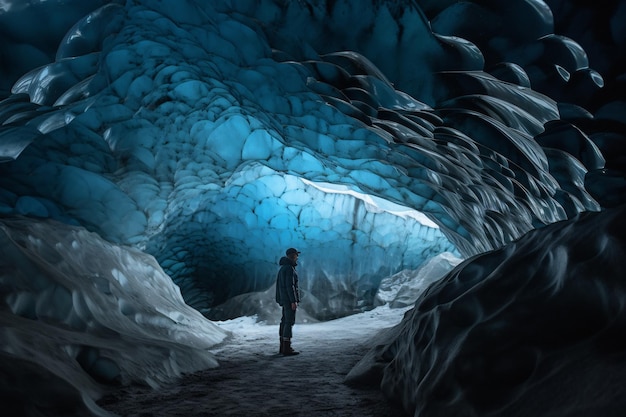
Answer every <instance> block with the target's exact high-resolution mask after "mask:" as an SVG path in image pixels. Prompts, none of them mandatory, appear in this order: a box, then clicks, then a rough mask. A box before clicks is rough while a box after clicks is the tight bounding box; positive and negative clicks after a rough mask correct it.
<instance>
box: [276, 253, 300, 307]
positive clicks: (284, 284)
mask: <svg viewBox="0 0 626 417" xmlns="http://www.w3.org/2000/svg"><path fill="white" fill-rule="evenodd" d="M278 264H279V265H280V270H279V271H278V276H277V277H276V302H277V303H278V304H280V305H281V306H283V305H290V304H291V303H299V302H300V290H299V289H298V273H297V272H296V265H297V263H296V262H295V261H292V260H291V259H289V258H287V257H286V256H283V257H282V258H280V262H278Z"/></svg>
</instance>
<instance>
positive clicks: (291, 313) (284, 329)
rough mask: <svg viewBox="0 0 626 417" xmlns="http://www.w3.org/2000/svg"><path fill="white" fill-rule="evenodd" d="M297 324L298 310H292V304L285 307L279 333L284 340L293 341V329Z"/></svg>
mask: <svg viewBox="0 0 626 417" xmlns="http://www.w3.org/2000/svg"><path fill="white" fill-rule="evenodd" d="M295 322H296V310H294V309H292V308H291V304H287V305H284V306H283V315H282V317H281V318H280V327H279V328H278V333H279V334H280V336H281V337H282V338H284V339H291V336H292V333H291V328H292V327H293V325H294V323H295Z"/></svg>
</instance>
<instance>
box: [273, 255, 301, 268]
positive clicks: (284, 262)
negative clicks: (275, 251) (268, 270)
mask: <svg viewBox="0 0 626 417" xmlns="http://www.w3.org/2000/svg"><path fill="white" fill-rule="evenodd" d="M278 265H280V266H283V265H291V266H296V265H298V263H297V262H295V261H292V260H291V259H289V258H287V257H286V256H283V257H282V258H280V261H278Z"/></svg>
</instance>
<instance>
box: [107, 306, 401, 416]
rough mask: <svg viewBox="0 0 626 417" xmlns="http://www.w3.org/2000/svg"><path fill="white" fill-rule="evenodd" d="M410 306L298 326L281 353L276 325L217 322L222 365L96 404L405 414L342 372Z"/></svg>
mask: <svg viewBox="0 0 626 417" xmlns="http://www.w3.org/2000/svg"><path fill="white" fill-rule="evenodd" d="M407 309H408V308H400V309H390V308H389V307H388V306H382V307H378V308H376V309H374V310H372V311H368V312H365V313H361V314H356V315H352V316H349V317H344V318H341V319H337V320H332V321H328V322H321V323H310V324H297V325H296V326H295V327H294V338H293V341H292V342H293V343H292V344H293V347H294V348H295V349H296V350H299V351H300V352H301V354H300V355H297V356H293V357H284V356H282V355H279V354H278V346H279V342H278V327H277V326H276V325H266V324H263V323H257V322H256V318H255V317H242V318H238V319H234V320H229V321H223V322H218V323H217V324H218V325H219V326H220V327H222V328H223V329H225V330H228V331H229V332H231V333H232V335H231V337H230V338H229V339H228V340H227V341H226V342H224V343H223V344H221V345H219V346H217V347H216V348H215V349H213V350H212V352H213V353H214V354H215V356H216V357H217V358H218V361H219V363H220V366H219V367H218V368H214V369H208V370H205V371H201V372H197V373H194V374H190V375H186V376H184V377H183V378H181V380H180V381H178V382H177V383H175V384H172V385H169V386H164V387H162V388H161V389H158V390H152V389H151V388H148V387H139V386H131V387H124V388H121V389H119V390H118V391H117V392H115V393H113V394H111V395H109V396H107V397H105V398H103V399H102V400H101V401H99V404H100V405H101V406H102V407H103V408H104V409H106V410H109V411H112V412H114V413H116V414H118V415H120V416H137V417H138V416H143V417H147V416H168V417H170V416H171V417H176V416H181V417H182V416H185V417H191V416H225V415H237V416H265V415H267V416H269V415H272V416H363V417H367V416H372V417H374V416H377V417H385V416H388V417H392V416H404V415H405V414H404V412H403V411H402V410H401V409H399V408H397V406H394V405H392V404H390V403H388V402H387V401H386V400H385V399H384V397H383V395H382V393H381V391H380V389H378V388H374V387H372V388H353V387H350V386H348V385H346V384H345V383H344V379H345V377H346V375H347V374H348V373H349V372H350V370H351V368H352V367H353V366H354V365H355V364H356V363H357V362H358V361H359V360H360V359H361V358H362V357H363V355H364V354H365V353H366V352H367V351H368V350H369V349H370V348H371V347H372V346H373V345H374V344H375V343H377V340H376V335H377V334H379V332H380V331H381V329H384V328H389V327H392V326H394V325H396V324H398V323H399V322H400V321H401V319H402V316H403V314H404V312H405V311H407Z"/></svg>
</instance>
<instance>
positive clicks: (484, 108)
mask: <svg viewBox="0 0 626 417" xmlns="http://www.w3.org/2000/svg"><path fill="white" fill-rule="evenodd" d="M522 3H523V2H521V3H520V4H519V5H518V6H516V7H520V8H521V9H524V8H525V7H526V6H524V4H522ZM271 4H272V3H270V2H233V3H228V2H216V3H210V4H205V5H202V6H200V5H198V4H196V3H193V2H188V3H176V4H175V5H171V7H170V5H169V3H168V2H165V3H159V2H152V1H144V2H140V3H130V2H129V3H127V4H122V3H119V4H117V3H115V4H109V5H106V6H104V7H102V8H100V9H98V10H95V11H94V12H93V13H91V14H89V15H87V16H86V17H85V18H84V19H82V20H80V21H78V22H77V23H76V24H75V25H74V27H72V28H71V29H69V30H68V32H67V34H66V36H65V37H63V39H62V40H61V41H60V43H59V46H58V51H57V53H56V61H55V62H52V63H50V64H48V65H44V66H41V67H39V68H35V69H33V70H32V71H30V72H28V73H27V74H24V75H23V76H22V77H21V78H19V79H18V80H16V82H15V84H14V86H13V90H12V91H13V95H12V96H11V97H10V98H7V99H6V100H5V101H4V102H3V103H2V105H3V106H4V108H6V110H5V114H6V115H7V120H8V121H9V122H8V123H5V125H6V127H4V126H3V128H2V130H0V134H3V135H4V136H5V137H7V140H6V141H5V143H6V145H5V148H4V149H6V150H5V151H4V158H5V159H6V160H13V159H16V158H17V160H16V161H15V162H11V163H9V164H3V166H2V170H3V174H4V175H3V177H4V178H3V179H2V180H1V181H0V186H1V187H2V188H3V189H5V190H7V191H8V192H12V193H15V194H19V195H26V196H28V197H32V198H33V199H31V200H26V201H31V202H35V201H37V202H42V201H45V202H46V205H48V206H49V205H52V206H55V207H56V208H55V209H54V210H50V209H48V210H47V211H44V210H42V209H41V207H40V206H39V205H36V204H35V205H28V204H24V200H23V201H22V202H21V203H20V204H19V205H18V204H17V201H6V202H4V203H3V204H4V205H3V207H2V211H3V212H5V213H15V214H36V215H39V216H40V217H46V215H47V216H49V217H52V218H55V219H58V220H61V221H64V222H71V223H74V224H81V225H84V226H86V227H87V228H88V229H89V230H92V231H95V232H97V233H98V234H100V235H101V236H103V237H104V238H105V239H108V240H110V241H113V242H118V243H123V244H130V245H134V246H136V247H137V248H139V249H142V250H145V251H147V252H148V253H151V254H153V255H154V256H155V257H156V258H157V260H158V261H159V262H160V263H161V264H162V265H163V266H164V268H165V271H166V272H167V273H168V274H169V275H170V276H172V278H173V279H174V281H175V282H176V283H178V284H179V285H180V286H181V288H182V291H183V295H184V297H185V298H186V300H187V301H188V302H189V303H190V304H191V305H192V306H194V307H196V308H199V309H202V310H203V311H208V310H210V309H211V308H212V307H215V306H216V305H217V304H219V303H221V302H224V301H226V300H227V299H228V298H229V297H231V296H234V295H237V294H241V293H246V292H250V291H262V290H265V289H267V288H268V287H269V286H270V285H271V283H272V280H273V275H274V269H275V260H276V259H275V258H276V257H277V256H279V254H280V253H281V252H282V251H283V250H284V247H288V246H298V247H300V248H302V250H303V251H304V252H305V253H307V254H308V256H307V257H304V258H303V262H305V263H306V264H305V265H304V266H306V268H303V284H304V286H306V287H307V288H308V289H309V290H311V291H312V292H313V295H314V296H315V297H317V298H319V299H320V300H321V301H322V303H323V304H328V306H327V310H328V314H338V315H341V314H344V313H345V312H346V311H353V309H354V308H355V307H359V308H361V307H367V306H368V305H369V306H371V302H372V297H371V294H373V293H374V292H375V291H376V288H377V286H378V284H379V282H380V280H381V279H382V278H383V277H385V276H387V274H388V273H395V272H398V271H400V270H403V269H407V268H408V269H414V268H417V267H418V266H419V265H420V264H421V263H422V262H423V261H424V260H425V259H428V258H429V257H430V256H434V255H436V254H438V253H441V252H442V251H456V252H458V253H459V254H462V255H463V256H469V255H472V254H475V253H480V252H482V251H485V250H489V249H493V248H497V247H499V246H501V245H502V244H505V243H506V242H509V241H511V240H512V239H515V238H517V237H519V236H520V235H522V234H523V233H525V232H527V231H528V230H531V229H532V228H535V227H540V226H542V225H545V224H549V223H552V222H554V221H558V220H562V219H564V218H567V217H568V216H573V215H575V214H576V213H578V212H580V211H585V210H598V209H599V208H600V205H599V204H598V203H597V202H596V200H595V199H594V198H593V197H592V196H591V195H590V194H589V193H588V192H587V190H586V188H585V182H584V178H585V174H586V173H587V172H588V171H589V170H598V169H601V166H602V163H603V161H604V159H603V156H602V154H601V151H600V149H598V148H597V147H594V146H584V148H582V147H581V148H572V147H571V146H569V145H562V144H563V143H565V142H566V141H565V140H562V139H561V138H562V137H563V135H564V133H563V134H562V133H561V132H560V131H555V130H552V137H553V139H552V140H550V142H549V145H548V144H547V142H546V146H545V147H544V146H543V145H542V144H541V143H540V142H538V141H536V140H535V137H536V136H538V135H540V134H542V133H543V132H544V130H545V128H544V125H547V123H549V122H552V121H559V120H560V119H559V109H558V105H557V103H556V102H555V101H554V100H552V99H551V98H549V97H548V96H546V95H544V94H541V93H539V92H538V91H536V90H533V89H531V88H529V87H528V86H526V85H525V84H524V85H515V84H511V83H509V82H505V81H502V80H499V79H498V78H496V77H494V76H492V75H490V74H489V73H488V72H486V71H484V70H483V67H484V65H485V60H484V57H483V56H482V50H481V49H479V48H478V47H477V46H476V45H478V43H476V45H475V44H473V43H472V42H476V41H475V40H472V42H468V41H467V40H465V39H463V38H462V37H459V36H458V33H456V32H455V31H456V30H457V28H455V26H454V25H452V26H450V25H445V28H444V27H442V29H441V32H442V33H439V34H437V33H433V32H431V31H430V29H429V25H428V23H427V22H426V21H425V20H424V15H423V13H422V11H421V10H420V9H419V8H418V7H417V6H416V5H413V6H407V7H406V8H405V9H401V8H398V7H396V6H393V5H391V4H389V5H386V4H382V3H380V4H379V3H376V4H373V5H372V6H371V8H368V7H365V8H363V10H362V12H361V16H360V20H359V25H356V26H355V25H352V26H350V29H349V30H347V29H346V26H343V25H342V24H340V22H341V21H342V20H343V19H346V18H348V17H347V16H344V15H343V14H342V12H341V10H348V9H350V7H352V6H351V5H350V2H339V3H337V4H335V5H334V6H333V7H332V8H331V9H332V10H331V11H330V12H329V13H330V15H331V17H333V16H334V17H335V18H337V19H338V20H337V21H334V20H333V18H331V19H326V18H325V17H326V16H325V13H326V11H324V10H325V9H323V8H319V7H310V8H309V7H308V6H307V5H306V2H300V3H293V4H291V3H290V4H288V5H287V4H282V3H280V2H279V3H276V4H275V5H271ZM199 7H202V8H203V9H202V11H199V10H198V8H199ZM424 7H425V10H426V11H428V10H429V7H428V6H427V5H425V6H424ZM484 7H486V6H484ZM493 7H495V9H496V10H495V11H494V13H496V14H500V15H502V14H505V15H506V16H510V15H509V13H510V11H509V10H508V9H507V10H503V9H501V8H500V7H499V6H493ZM266 8H267V9H266ZM531 9H532V8H531ZM270 10H276V13H273V12H269V11H270ZM548 12H549V10H545V8H542V7H539V8H538V11H537V12H536V13H537V16H535V15H533V17H532V19H537V22H544V21H545V20H547V19H546V18H545V16H544V14H545V13H548ZM528 13H530V12H528ZM442 16H443V15H442ZM450 16H454V13H453V14H452V15H450ZM450 16H448V17H446V18H445V20H446V21H447V22H448V23H450V19H451V17H450ZM509 18H510V17H509ZM442 19H443V17H442ZM507 19H508V18H507ZM440 20H441V19H440ZM368 22H369V23H372V24H373V27H374V32H375V33H382V32H381V31H384V32H388V33H389V34H390V35H387V36H382V35H376V36H374V35H372V34H371V33H368V30H369V29H368V28H369V26H368ZM457 22H462V20H457ZM544 23H545V22H544ZM303 27H306V28H307V30H306V31H302V29H301V28H303ZM394 28H395V29H394ZM444 29H445V30H444ZM466 29H467V28H466ZM464 30H465V29H464ZM511 30H512V31H513V32H512V33H511V34H510V36H514V35H515V36H518V35H519V34H518V33H517V32H519V31H522V30H523V28H520V27H518V26H515V27H512V28H511ZM526 30H527V31H528V32H529V34H527V36H526V37H524V42H527V43H532V42H533V40H534V41H535V42H541V44H542V45H543V44H548V43H549V44H550V45H557V44H559V45H560V44H563V45H564V48H565V49H564V50H565V51H573V52H572V53H574V52H576V54H573V58H576V59H575V61H576V65H574V67H581V66H583V64H585V61H584V59H583V57H582V56H581V55H580V51H581V48H580V47H578V46H576V45H575V44H574V43H573V41H571V40H570V39H566V38H564V37H553V38H551V40H550V41H548V40H545V39H543V38H541V39H542V40H538V39H539V37H545V36H547V35H548V34H550V33H549V30H550V25H549V24H547V23H545V24H539V23H537V25H531V26H530V27H528V28H527V29H526ZM294 33H298V34H299V36H300V39H299V40H298V41H295V38H294V37H293V34H294ZM400 33H402V35H400ZM314 34H317V35H320V36H318V37H316V36H313V35H314ZM322 34H323V35H322ZM391 34H395V35H391ZM505 35H506V32H505V33H504V34H503V35H502V36H505ZM286 38H292V40H291V41H288V40H287V39H286ZM340 39H341V41H340ZM520 42H521V41H520ZM559 42H560V43H559ZM235 45H237V47H236V46H235ZM418 45H419V46H418ZM416 46H418V47H417V48H416ZM555 47H556V46H555ZM381 48H385V51H386V52H385V56H382V55H381V52H380V51H381ZM484 49H485V51H490V49H489V48H484ZM509 49H510V48H509ZM509 49H507V50H506V51H507V52H508V51H509ZM409 50H410V51H411V53H405V52H404V51H409ZM388 54H391V55H388ZM520 54H521V52H520ZM390 57H393V58H394V59H390ZM427 57H428V59H426V58H427ZM513 57H515V58H516V59H517V56H514V55H512V58H511V59H512V61H515V60H514V59H513ZM558 57H561V55H558ZM573 58H572V59H573ZM520 59H521V58H520ZM545 59H547V57H546V58H545ZM559 59H560V58H559ZM563 59H565V58H563ZM517 61H519V62H520V65H521V64H524V65H525V64H526V63H527V62H526V61H524V60H519V59H517ZM391 62H393V65H390V63H391ZM566 64H567V63H566V62H565V61H564V62H560V61H559V65H562V66H564V67H567V68H570V67H572V65H569V64H567V65H566ZM516 65H517V64H516ZM520 65H518V66H517V67H515V70H516V71H518V72H520V71H524V70H525V67H522V66H520ZM570 69H571V68H570ZM409 74H411V75H410V77H409ZM418 76H419V77H421V79H420V82H419V85H418V84H416V83H415V81H414V79H415V78H414V77H418ZM407 77H408V78H407ZM518 78H519V79H521V78H523V77H521V76H520V77H518ZM529 79H530V80H531V82H535V80H533V79H532V77H531V78H529ZM434 85H437V86H438V87H437V88H436V89H431V86H434ZM25 93H27V94H28V95H29V97H30V102H28V103H27V104H28V106H35V107H29V108H28V109H27V110H25V109H24V107H23V106H24V105H25V103H24V102H23V101H16V100H15V98H14V97H23V95H24V94H25ZM37 104H38V105H39V106H36V105H37ZM52 105H53V106H52ZM50 106H52V107H50ZM563 123H566V122H563ZM33 128H35V129H36V130H35V131H33ZM5 129H11V130H10V131H9V132H7V130H5ZM37 130H38V131H39V134H38V135H43V138H41V139H37V140H36V142H35V139H36V138H37V137H38V136H34V133H37ZM9 133H10V138H9ZM581 133H582V132H581ZM583 135H584V133H583ZM584 141H587V142H590V140H589V138H587V137H583V139H582V142H584ZM29 144H30V145H29ZM26 146H28V148H27V149H24V148H25V147H26ZM548 146H549V147H550V149H548V148H547V147H548ZM553 147H558V148H559V149H560V148H561V147H563V148H564V149H560V150H561V151H563V152H568V154H570V155H571V158H570V156H569V155H568V154H563V153H562V152H556V151H553V150H552V149H551V148H553ZM583 149H584V151H583ZM571 152H573V154H571ZM583 152H584V154H583ZM581 154H582V155H581ZM34 167H37V168H35V169H34ZM265 175H268V176H270V177H276V176H278V177H280V176H284V177H286V176H291V177H293V178H296V179H297V178H301V179H303V180H306V181H309V183H318V184H322V183H325V184H337V185H341V186H344V187H347V189H350V190H352V191H354V192H356V193H360V194H363V195H369V196H372V197H373V198H376V199H378V201H379V202H381V203H382V204H383V205H384V204H385V203H384V202H385V201H387V202H389V203H390V204H397V205H400V206H403V207H405V208H406V209H407V210H413V211H415V212H421V213H423V215H424V216H426V217H427V218H428V219H429V220H430V221H431V222H433V223H434V224H435V225H436V226H437V227H436V231H428V229H427V228H426V229H423V228H421V226H420V230H422V229H423V232H420V233H422V234H421V235H420V237H419V238H418V237H417V235H413V237H411V240H410V241H407V239H406V238H405V237H404V234H396V233H394V230H397V224H399V223H402V224H407V225H409V226H408V228H405V229H403V230H409V229H412V228H414V227H417V223H416V225H415V226H413V225H410V222H412V221H413V220H412V218H401V219H399V220H393V216H389V215H388V214H386V210H378V211H375V210H370V211H369V213H370V214H368V217H363V218H361V217H359V216H361V215H360V214H358V213H359V211H358V210H357V208H358V207H357V206H356V205H355V204H360V203H358V202H359V201H361V200H359V199H353V200H350V199H348V198H346V197H342V198H341V199H339V200H338V196H337V194H336V193H320V192H316V193H315V198H312V196H311V195H310V193H309V192H308V191H307V192H304V193H303V192H301V191H299V187H301V185H286V186H285V188H283V189H273V188H272V187H271V186H269V187H268V185H267V184H266V181H265V180H264V179H263V178H264V176H265ZM243 178H245V182H246V184H243V183H242V182H241V181H242V180H240V179H243ZM87 190H89V191H87ZM325 194H326V195H325ZM339 201H340V203H339ZM351 201H352V202H353V203H354V204H352V203H350V202H351ZM351 204H352V205H351ZM369 207H370V208H371V207H373V206H372V205H370V206H369ZM359 210H360V209H359ZM383 218H384V219H386V220H384V221H383V220H381V219H383ZM375 219H376V220H375ZM387 219H389V220H387ZM510 219H515V221H510ZM370 221H371V222H372V223H371V224H375V225H376V232H375V234H374V235H373V234H372V233H371V231H370V230H368V227H367V225H368V224H370V223H369V222H370ZM398 222H399V223H398ZM368 236H375V237H368ZM418 240H421V241H422V243H420V242H418ZM433 241H436V243H434V244H431V242H433ZM329 242H333V243H332V244H331V246H329ZM331 247H332V256H330V257H329V251H328V249H329V248H331ZM362 251H363V252H362ZM235 253H236V254H238V255H237V256H238V258H239V259H240V261H241V262H242V263H243V264H245V265H247V266H248V267H246V268H243V271H242V268H240V267H239V266H238V265H234V264H233V263H232V262H231V260H230V259H231V258H232V257H233V256H234V254H235ZM355 255H357V256H355ZM344 259H351V261H350V262H347V261H345V260H344ZM355 262H356V264H355ZM326 280H330V281H336V284H333V285H332V286H331V287H333V288H339V287H350V288H352V287H354V288H358V289H359V290H358V291H359V294H358V296H357V298H356V299H355V300H352V301H350V302H349V303H348V304H344V303H343V302H341V303H339V305H337V306H334V307H333V306H331V305H330V304H331V303H330V301H329V300H330V299H332V298H334V296H335V295H337V294H335V293H333V292H330V293H329V292H326V290H324V291H322V290H321V287H319V285H320V284H319V282H320V281H321V282H324V281H326ZM326 287H327V285H324V288H326ZM352 302H354V304H353V305H350V303H352ZM346 309H347V310H346ZM324 311H326V309H325V310H324ZM326 314H327V313H326V312H324V313H323V316H324V317H325V316H326Z"/></svg>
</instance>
